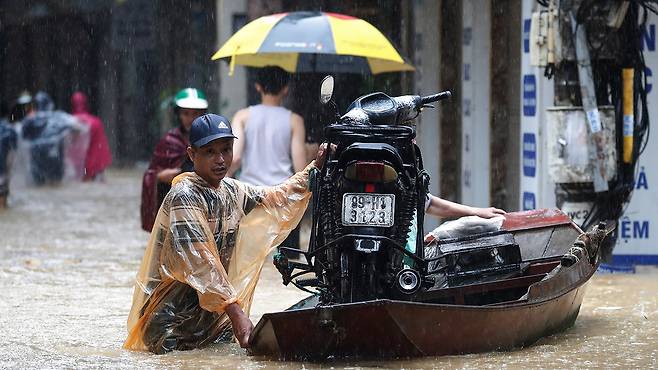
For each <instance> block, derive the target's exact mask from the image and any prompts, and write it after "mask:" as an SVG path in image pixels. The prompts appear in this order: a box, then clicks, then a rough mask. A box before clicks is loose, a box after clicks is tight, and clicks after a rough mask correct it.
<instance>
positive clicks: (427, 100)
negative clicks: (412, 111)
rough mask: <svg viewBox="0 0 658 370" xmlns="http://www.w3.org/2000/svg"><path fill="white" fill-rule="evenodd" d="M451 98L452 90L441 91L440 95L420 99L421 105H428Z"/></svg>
mask: <svg viewBox="0 0 658 370" xmlns="http://www.w3.org/2000/svg"><path fill="white" fill-rule="evenodd" d="M451 96H452V93H451V92H450V90H446V91H441V92H440V93H438V94H433V95H428V96H423V97H421V98H420V102H421V104H427V103H432V102H435V101H439V100H445V99H449V98H450V97H451Z"/></svg>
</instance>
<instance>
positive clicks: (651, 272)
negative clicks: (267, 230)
mask: <svg viewBox="0 0 658 370" xmlns="http://www.w3.org/2000/svg"><path fill="white" fill-rule="evenodd" d="M107 177H108V180H107V182H106V183H104V184H87V183H71V184H67V185H64V186H61V187H56V188H42V189H34V188H23V189H21V188H17V187H14V188H13V189H12V192H13V197H12V203H11V208H10V209H8V210H4V211H0V291H1V292H2V299H0V327H1V328H2V330H3V340H2V341H1V342H0V368H3V369H4V368H14V369H19V368H68V369H70V368H103V369H122V368H158V369H160V368H189V369H198V368H246V369H252V368H253V369H256V368H258V369H261V368H284V369H285V368H291V369H297V368H302V367H305V368H332V367H333V368H343V367H348V368H371V367H386V368H495V369H498V368H502V367H507V368H519V369H521V368H539V367H541V368H601V367H604V368H639V369H646V368H652V367H653V368H655V367H657V366H658V272H657V270H656V269H653V268H646V269H642V270H640V272H639V273H638V274H635V275H601V274H597V275H595V276H594V278H593V279H592V280H591V281H590V284H589V287H588V291H587V294H586V296H585V299H584V304H583V307H582V308H581V312H580V315H579V317H578V319H577V321H576V323H575V325H574V326H573V327H572V328H570V329H569V330H567V331H566V332H564V333H561V334H558V335H554V336H551V337H548V338H544V339H542V340H540V341H539V342H537V343H536V344H535V345H533V346H530V347H528V348H525V349H519V350H515V351H511V352H494V353H485V354H474V355H466V356H450V357H439V358H422V359H413V360H398V361H387V362H372V361H369V362H332V363H323V364H319V363H292V362H290V363H289V362H277V361H269V360H264V359H259V358H253V357H248V356H247V355H246V354H245V352H244V351H243V350H242V349H240V348H239V347H238V345H237V344H234V343H231V344H218V345H214V346H211V347H209V348H205V349H202V350H195V351H187V352H173V353H170V354H167V355H162V356H156V355H151V354H147V353H139V352H130V351H126V350H123V349H122V348H121V345H122V343H123V340H124V339H125V337H126V334H127V333H126V318H127V315H128V311H129V309H130V304H131V298H132V289H133V286H132V284H133V279H134V276H135V274H136V272H137V268H138V264H139V262H140V259H141V256H142V252H143V250H144V247H145V245H146V241H147V238H148V234H147V233H145V232H143V231H142V230H141V229H140V227H139V195H140V189H141V173H140V172H139V171H137V170H119V171H117V170H115V171H110V173H109V174H108V176H107ZM280 281H281V280H280V277H279V275H278V273H277V272H276V270H275V269H274V268H273V267H272V265H271V264H269V263H268V264H266V269H265V271H264V274H263V276H262V278H261V283H260V284H259V286H258V289H257V290H256V296H255V298H254V307H253V309H252V312H251V317H252V320H254V323H256V321H257V320H258V319H259V317H260V316H261V315H262V314H263V313H265V312H271V311H277V310H281V309H284V308H286V307H288V306H289V305H291V304H292V303H294V302H296V301H297V300H299V299H301V298H302V297H304V294H302V292H299V291H297V290H295V289H294V288H291V287H283V285H281V284H280ZM437 345H440V344H439V343H437Z"/></svg>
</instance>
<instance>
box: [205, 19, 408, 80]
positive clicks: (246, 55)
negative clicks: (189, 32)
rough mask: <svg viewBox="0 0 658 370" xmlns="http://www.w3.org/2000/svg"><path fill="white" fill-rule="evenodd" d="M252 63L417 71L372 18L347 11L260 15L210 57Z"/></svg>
mask: <svg viewBox="0 0 658 370" xmlns="http://www.w3.org/2000/svg"><path fill="white" fill-rule="evenodd" d="M222 58H231V70H232V69H233V66H234V65H235V64H240V65H246V66H251V67H264V66H266V65H276V66H279V67H281V68H283V69H285V70H287V71H288V72H328V73H362V74H366V73H373V74H376V73H383V72H397V71H413V70H414V68H413V67H412V66H411V65H409V64H407V63H405V62H404V60H403V59H402V57H401V56H400V54H398V52H397V51H396V50H395V48H394V47H393V45H391V43H390V42H389V41H388V39H386V37H385V36H384V35H383V34H382V33H381V32H380V31H379V30H378V29H377V28H375V27H374V26H373V25H371V24H370V23H368V22H366V21H364V20H362V19H359V18H354V17H350V16H347V15H342V14H336V13H322V12H292V13H280V14H272V15H268V16H265V17H261V18H258V19H256V20H254V21H252V22H250V23H248V24H247V25H245V26H244V27H243V28H241V29H240V30H239V31H238V32H236V33H235V35H233V36H232V37H231V38H230V39H228V41H226V43H225V44H224V45H223V46H222V47H221V48H220V49H219V50H218V51H217V52H216V53H215V55H213V56H212V59H213V60H216V59H222Z"/></svg>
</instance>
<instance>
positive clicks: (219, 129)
mask: <svg viewBox="0 0 658 370" xmlns="http://www.w3.org/2000/svg"><path fill="white" fill-rule="evenodd" d="M223 138H233V139H237V137H235V135H233V130H231V123H230V122H229V121H228V120H227V119H226V118H225V117H222V116H218V115H216V114H212V113H208V114H204V115H202V116H199V117H197V118H196V119H195V120H194V121H192V128H190V143H192V146H194V147H196V148H199V147H202V146H204V145H206V144H208V143H209V142H211V141H213V140H217V139H223Z"/></svg>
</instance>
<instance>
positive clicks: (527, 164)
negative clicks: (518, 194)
mask: <svg viewBox="0 0 658 370" xmlns="http://www.w3.org/2000/svg"><path fill="white" fill-rule="evenodd" d="M536 172H537V140H536V139H535V134H533V133H524V134H523V176H527V177H535V173H536Z"/></svg>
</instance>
